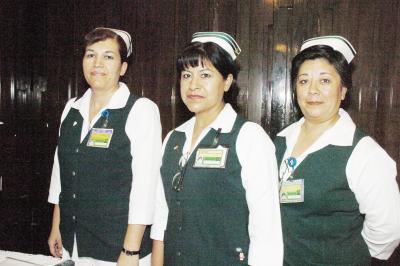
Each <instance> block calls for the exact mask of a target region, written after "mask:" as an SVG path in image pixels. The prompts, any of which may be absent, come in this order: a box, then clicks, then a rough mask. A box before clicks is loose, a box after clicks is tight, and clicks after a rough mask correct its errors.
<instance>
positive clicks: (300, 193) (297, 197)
mask: <svg viewBox="0 0 400 266" xmlns="http://www.w3.org/2000/svg"><path fill="white" fill-rule="evenodd" d="M279 197H280V202H281V203H298V202H304V179H294V180H293V179H292V180H286V181H283V182H282V186H281V191H280V193H279Z"/></svg>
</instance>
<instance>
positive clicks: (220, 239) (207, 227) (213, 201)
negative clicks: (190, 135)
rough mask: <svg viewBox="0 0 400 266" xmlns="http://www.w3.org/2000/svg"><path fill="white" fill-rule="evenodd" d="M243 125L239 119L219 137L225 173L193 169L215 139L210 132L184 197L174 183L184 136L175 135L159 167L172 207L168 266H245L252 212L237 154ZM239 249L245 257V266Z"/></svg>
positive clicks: (167, 239) (188, 170)
mask: <svg viewBox="0 0 400 266" xmlns="http://www.w3.org/2000/svg"><path fill="white" fill-rule="evenodd" d="M244 123H245V120H244V119H243V118H241V117H239V116H238V117H237V118H236V121H235V123H234V126H233V128H232V131H231V132H230V133H221V134H220V135H219V145H222V146H225V147H229V151H228V157H227V161H226V167H225V169H215V168H214V169H213V168H194V167H193V163H194V160H195V155H196V152H197V150H198V148H199V147H203V148H204V147H210V146H211V144H212V143H213V140H214V138H215V136H216V135H217V131H216V130H214V129H211V130H210V131H209V132H208V134H207V135H206V136H205V137H204V138H203V140H202V141H201V142H200V143H199V145H198V147H196V149H195V150H194V151H193V152H192V155H191V156H190V158H189V160H188V162H187V164H188V165H187V167H186V171H185V175H184V181H183V190H182V191H180V192H176V191H175V190H174V189H173V188H172V178H173V176H174V175H175V174H176V173H177V172H178V171H179V170H180V166H179V159H180V158H181V156H182V148H183V145H184V143H185V140H186V137H185V133H184V132H178V131H174V132H173V133H172V134H171V136H170V138H169V140H168V142H167V144H166V148H165V152H164V156H163V163H162V167H161V175H162V179H163V183H164V190H165V195H166V199H167V203H168V208H169V216H168V225H167V230H166V232H165V236H164V243H165V251H164V252H165V255H164V259H165V261H164V265H165V266H180V265H182V266H188V265H192V266H195V265H202V266H205V265H227V266H228V265H229V266H234V265H247V256H248V249H249V242H250V240H249V233H248V219H249V210H248V207H247V202H246V196H245V190H244V188H243V186H242V179H241V165H240V163H239V160H238V157H237V153H236V139H237V136H238V134H239V131H240V128H241V127H242V125H243V124H244ZM237 248H241V249H242V251H243V252H244V254H245V256H246V259H244V260H243V261H240V260H239V252H237V251H236V249H237Z"/></svg>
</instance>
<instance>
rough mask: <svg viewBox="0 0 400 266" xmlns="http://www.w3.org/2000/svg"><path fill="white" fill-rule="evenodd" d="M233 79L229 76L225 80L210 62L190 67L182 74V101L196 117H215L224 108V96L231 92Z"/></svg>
mask: <svg viewBox="0 0 400 266" xmlns="http://www.w3.org/2000/svg"><path fill="white" fill-rule="evenodd" d="M199 61H200V60H199ZM200 62H201V61H200ZM232 79H233V77H232V75H231V74H229V75H228V77H227V78H226V79H225V80H224V78H223V76H222V75H221V73H219V71H218V70H217V69H216V68H215V67H214V66H213V64H212V63H211V62H209V61H208V60H204V61H203V64H199V65H198V66H196V67H191V66H189V67H188V68H185V69H184V70H183V71H182V72H181V78H180V88H181V97H182V100H183V102H184V103H185V105H186V106H187V108H188V109H189V110H190V111H191V112H193V113H195V114H196V115H203V114H204V115H207V116H209V117H215V116H216V115H218V114H219V112H220V111H221V110H222V109H223V108H224V100H223V96H224V93H225V92H226V91H228V90H229V88H230V86H231V83H232Z"/></svg>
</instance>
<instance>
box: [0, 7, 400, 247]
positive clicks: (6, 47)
mask: <svg viewBox="0 0 400 266" xmlns="http://www.w3.org/2000/svg"><path fill="white" fill-rule="evenodd" d="M99 26H105V27H115V28H122V29H125V30H127V31H129V32H130V33H131V34H132V37H133V51H134V52H133V57H132V60H131V64H130V67H129V69H128V71H127V73H126V75H125V77H124V81H125V82H126V83H127V84H128V86H129V87H130V89H131V90H132V91H133V92H135V93H137V94H140V95H143V96H145V97H148V98H150V99H152V100H153V101H154V102H155V103H156V104H157V105H158V106H159V109H160V113H161V120H162V124H163V135H164V136H165V135H166V133H167V132H168V131H169V130H171V129H173V128H174V127H176V126H178V125H179V124H181V123H182V122H184V121H185V120H187V119H188V118H189V117H190V116H191V114H190V112H189V111H188V110H187V109H186V107H185V106H184V104H183V103H182V101H181V100H180V95H179V91H178V90H177V88H176V84H175V81H176V77H175V76H176V73H175V72H176V69H175V59H176V56H177V55H178V54H179V53H180V51H181V50H182V48H183V47H184V46H185V45H186V44H187V43H188V42H189V41H190V38H191V35H192V34H193V33H194V32H196V31H207V30H218V31H226V32H228V33H230V34H232V35H233V36H235V37H236V39H237V41H238V43H239V44H240V46H241V48H242V53H241V54H240V56H239V57H238V58H239V62H240V65H241V69H242V70H241V72H240V74H239V78H238V83H239V86H240V88H241V89H240V92H239V96H238V102H237V110H238V112H239V113H241V114H243V115H245V116H246V117H247V118H249V119H250V120H252V121H255V122H257V123H260V124H261V125H262V126H263V127H264V129H265V130H266V131H267V132H268V133H269V134H270V136H271V137H274V136H275V135H276V133H277V132H278V131H280V130H281V129H282V128H284V127H285V126H287V125H288V124H290V123H292V122H293V121H295V120H296V119H297V118H298V117H299V115H300V113H299V110H298V107H297V106H296V102H295V100H294V99H293V89H292V88H291V87H290V84H289V83H290V77H289V75H290V63H291V59H292V58H293V56H294V55H295V54H296V53H297V52H298V50H299V48H300V45H301V43H302V41H303V40H305V39H307V38H310V37H314V36H318V35H324V34H332V35H334V34H338V35H342V36H344V37H346V38H348V39H349V40H350V41H351V43H352V44H353V45H354V46H355V48H356V50H357V52H358V54H357V56H356V59H355V60H354V63H355V65H356V68H355V71H354V75H353V82H354V84H353V85H354V86H353V89H352V90H351V92H350V93H349V94H348V103H347V104H348V105H347V107H346V109H347V110H348V111H349V112H350V114H351V116H352V117H353V119H354V120H355V122H356V123H357V125H358V126H360V127H361V128H362V129H364V130H365V131H366V132H367V133H368V134H371V135H372V136H373V137H374V138H375V139H376V140H377V141H378V142H379V143H380V144H381V145H382V146H383V147H384V148H385V149H386V150H387V152H388V153H389V154H390V156H392V158H394V159H395V160H396V161H397V163H398V170H399V172H400V139H399V138H398V136H399V134H400V58H399V56H400V48H399V47H400V2H399V1H396V0H382V1H376V0H205V1H199V0H168V1H160V0H118V1H107V0H71V1H62V0H52V1H50V0H36V1H24V0H2V1H0V121H1V122H3V124H0V137H1V139H0V157H1V160H0V176H1V177H3V179H4V180H3V184H6V185H7V188H6V190H8V191H12V192H15V193H17V196H16V197H15V198H14V199H13V200H16V201H17V203H15V204H23V202H24V200H26V197H25V195H28V198H29V200H30V199H33V198H35V199H37V201H38V202H39V203H40V204H43V206H48V205H46V204H45V202H46V198H47V189H48V183H49V176H50V170H51V165H52V157H53V153H54V148H55V146H56V142H57V135H58V127H59V119H60V115H61V112H62V110H63V108H64V105H65V103H66V101H67V100H68V99H70V98H71V97H75V96H77V95H79V94H81V93H82V92H84V91H85V90H86V88H87V84H86V82H85V81H84V79H83V75H82V66H81V64H82V55H83V47H82V41H83V37H84V35H85V34H86V33H87V32H88V31H90V30H92V29H93V28H94V27H99ZM398 179H399V177H398ZM399 182H400V180H399ZM19 183H24V184H23V186H21V189H20V190H18V184H19ZM35 192H37V193H35ZM0 197H1V200H3V199H4V193H0ZM20 197H22V198H20ZM8 200H11V199H8ZM38 206H39V205H29V206H28V207H27V209H26V210H27V211H28V212H30V217H31V218H30V219H31V220H32V221H33V222H32V221H29V222H26V220H27V219H28V218H26V217H25V216H24V217H22V216H21V215H20V214H18V213H17V214H15V215H16V217H20V218H21V217H22V218H21V219H22V220H23V221H24V222H23V223H22V224H21V223H20V224H18V226H17V225H15V223H14V222H15V219H14V220H13V219H11V220H9V221H8V223H7V225H11V224H14V225H15V226H14V227H13V228H12V230H10V232H11V231H13V230H14V231H16V230H19V228H20V226H22V227H23V226H24V225H23V224H35V223H36V222H38V223H43V224H46V220H45V218H46V215H45V214H46V213H49V210H48V208H46V207H43V208H42V210H41V209H40V208H38ZM0 211H2V209H0ZM5 211H7V213H12V211H10V209H7V210H5ZM28 216H29V215H28ZM39 216H40V217H43V219H44V220H40V219H39V218H38V217H39ZM47 222H48V220H47ZM0 226H1V227H0V229H1V228H4V224H1V223H0ZM47 227H48V226H47V225H46V226H44V227H43V228H47ZM37 228H38V227H36V228H34V227H32V228H30V229H29V230H28V231H30V232H36V233H37V235H38V236H39V237H38V238H40V239H42V240H43V239H45V237H46V235H47V229H42V230H39V229H37ZM24 230H27V229H26V228H25V229H24ZM1 238H3V237H1ZM11 242H12V241H11ZM11 242H9V243H8V244H10V243H11ZM1 245H2V242H1V241H0V248H1ZM32 245H33V243H31V244H30V246H32ZM28 246H29V245H28ZM28 246H25V247H23V248H24V249H26V248H28ZM42 250H44V252H47V251H46V250H45V247H44V249H42Z"/></svg>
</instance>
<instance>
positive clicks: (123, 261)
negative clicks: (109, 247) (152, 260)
mask: <svg viewBox="0 0 400 266" xmlns="http://www.w3.org/2000/svg"><path fill="white" fill-rule="evenodd" d="M117 266H139V255H134V256H128V255H126V254H125V253H122V252H121V254H120V255H119V258H118V261H117Z"/></svg>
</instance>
